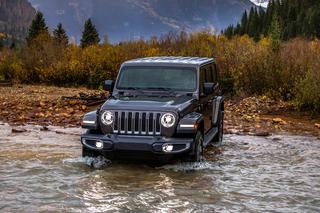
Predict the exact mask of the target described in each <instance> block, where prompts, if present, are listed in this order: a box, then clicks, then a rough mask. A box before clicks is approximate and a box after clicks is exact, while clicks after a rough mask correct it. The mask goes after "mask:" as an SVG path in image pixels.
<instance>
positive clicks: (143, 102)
mask: <svg viewBox="0 0 320 213" xmlns="http://www.w3.org/2000/svg"><path fill="white" fill-rule="evenodd" d="M195 102H196V99H195V98H194V97H192V96H186V95H182V96H173V97H167V96H165V97H161V96H156V97H152V96H133V97H119V98H114V97H113V98H110V99H109V100H107V101H106V102H105V103H104V104H103V106H102V107H101V109H102V110H106V109H108V110H128V111H157V112H176V113H183V112H184V111H186V110H188V109H189V107H192V106H193V105H194V104H195Z"/></svg>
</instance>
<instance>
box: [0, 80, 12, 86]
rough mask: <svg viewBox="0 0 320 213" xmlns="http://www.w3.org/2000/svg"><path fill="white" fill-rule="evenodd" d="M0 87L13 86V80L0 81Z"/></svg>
mask: <svg viewBox="0 0 320 213" xmlns="http://www.w3.org/2000/svg"><path fill="white" fill-rule="evenodd" d="M0 87H12V82H11V81H6V80H1V81H0Z"/></svg>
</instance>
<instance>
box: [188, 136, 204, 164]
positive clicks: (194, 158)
mask: <svg viewBox="0 0 320 213" xmlns="http://www.w3.org/2000/svg"><path fill="white" fill-rule="evenodd" d="M194 143H195V147H194V153H193V154H191V155H189V156H188V157H187V158H186V159H185V161H186V162H200V161H201V160H202V159H203V134H202V133H201V132H200V131H198V132H197V134H196V136H195V138H194Z"/></svg>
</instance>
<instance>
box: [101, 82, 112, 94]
mask: <svg viewBox="0 0 320 213" xmlns="http://www.w3.org/2000/svg"><path fill="white" fill-rule="evenodd" d="M113 87H114V81H112V80H106V81H104V85H103V89H104V90H105V91H108V92H109V93H112V92H113Z"/></svg>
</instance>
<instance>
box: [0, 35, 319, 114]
mask: <svg viewBox="0 0 320 213" xmlns="http://www.w3.org/2000/svg"><path fill="white" fill-rule="evenodd" d="M151 56H195V57H214V58H215V59H216V61H217V64H218V68H219V71H220V77H221V83H222V87H223V89H224V90H225V91H227V92H231V93H240V94H258V95H263V94H268V95H272V96H273V97H276V98H284V99H292V98H296V101H297V103H298V105H299V106H301V107H303V106H305V105H307V106H311V108H317V107H318V109H320V100H319V99H320V98H318V96H319V97H320V95H318V93H317V92H315V91H320V86H319V82H320V79H319V76H320V73H319V72H320V65H319V63H320V41H319V40H317V39H315V40H313V41H308V40H305V39H295V40H291V41H288V42H284V43H282V44H281V45H280V48H279V49H278V50H274V48H272V44H271V40H270V38H268V37H266V38H262V39H261V40H260V41H259V42H254V41H253V39H251V38H250V37H249V36H246V35H245V36H236V37H234V38H232V39H228V38H227V37H225V36H223V35H219V36H218V35H214V34H212V33H210V32H209V31H204V32H195V33H191V34H187V33H185V32H181V33H180V34H177V33H168V34H167V35H165V36H162V37H160V38H157V37H152V38H150V39H149V40H147V41H144V40H138V41H128V42H121V43H119V44H108V43H105V44H103V45H96V46H89V47H87V48H85V49H82V48H79V47H78V46H77V45H75V44H70V45H69V46H68V47H61V46H59V45H57V44H56V43H55V42H54V40H53V39H52V38H51V37H50V36H49V35H48V34H42V35H40V36H39V37H38V38H36V39H35V40H34V41H33V43H32V44H30V45H28V46H26V47H25V48H22V49H21V50H20V51H17V52H14V51H10V50H3V52H1V53H0V58H1V59H0V76H1V75H2V76H6V77H7V78H13V79H14V80H17V81H20V82H24V83H45V84H54V85H64V86H79V85H87V86H89V87H99V86H100V85H101V84H102V82H103V81H104V80H105V79H110V78H111V79H115V78H116V76H117V72H118V69H119V67H120V65H121V64H122V63H123V62H124V61H126V60H130V59H133V58H140V57H151ZM318 100H319V101H318ZM318 102H319V103H318ZM316 103H317V104H316Z"/></svg>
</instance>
